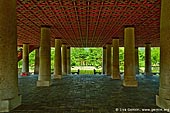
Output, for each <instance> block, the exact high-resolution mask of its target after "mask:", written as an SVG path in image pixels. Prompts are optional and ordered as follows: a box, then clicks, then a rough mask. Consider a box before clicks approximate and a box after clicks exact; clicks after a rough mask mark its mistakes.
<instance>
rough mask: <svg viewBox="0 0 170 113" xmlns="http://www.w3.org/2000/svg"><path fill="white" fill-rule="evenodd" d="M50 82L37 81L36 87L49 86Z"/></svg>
mask: <svg viewBox="0 0 170 113" xmlns="http://www.w3.org/2000/svg"><path fill="white" fill-rule="evenodd" d="M50 85H51V82H50V81H42V80H38V81H37V86H38V87H41V86H50Z"/></svg>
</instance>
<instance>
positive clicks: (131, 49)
mask: <svg viewBox="0 0 170 113" xmlns="http://www.w3.org/2000/svg"><path fill="white" fill-rule="evenodd" d="M124 47H125V57H124V58H125V64H124V80H123V86H125V87H137V86H138V82H137V80H136V72H135V32H134V27H125V29H124Z"/></svg>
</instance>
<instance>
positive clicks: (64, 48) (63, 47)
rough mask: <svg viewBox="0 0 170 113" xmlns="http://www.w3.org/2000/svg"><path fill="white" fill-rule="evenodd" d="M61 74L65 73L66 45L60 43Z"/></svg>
mask: <svg viewBox="0 0 170 113" xmlns="http://www.w3.org/2000/svg"><path fill="white" fill-rule="evenodd" d="M62 75H67V46H66V44H62Z"/></svg>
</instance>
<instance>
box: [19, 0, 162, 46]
mask: <svg viewBox="0 0 170 113" xmlns="http://www.w3.org/2000/svg"><path fill="white" fill-rule="evenodd" d="M160 2H161V0H17V34H18V45H22V44H23V43H30V45H39V41H40V26H41V25H51V26H52V27H51V45H52V46H54V39H55V38H57V37H60V38H61V39H62V42H63V43H67V44H68V45H69V46H74V47H82V46H83V47H94V46H95V47H102V46H104V45H105V44H107V43H111V41H112V38H114V37H118V38H120V45H121V46H123V28H124V26H125V25H134V26H135V38H136V39H135V42H136V45H137V46H144V44H145V43H148V42H151V44H152V46H159V38H160V30H159V29H160V28H159V27H160V26H159V24H160Z"/></svg>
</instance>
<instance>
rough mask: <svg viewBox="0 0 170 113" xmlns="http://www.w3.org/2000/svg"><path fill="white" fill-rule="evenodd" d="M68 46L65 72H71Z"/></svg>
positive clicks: (68, 48)
mask: <svg viewBox="0 0 170 113" xmlns="http://www.w3.org/2000/svg"><path fill="white" fill-rule="evenodd" d="M70 57H71V56H70V47H67V74H71V64H70V63H71V60H70Z"/></svg>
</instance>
